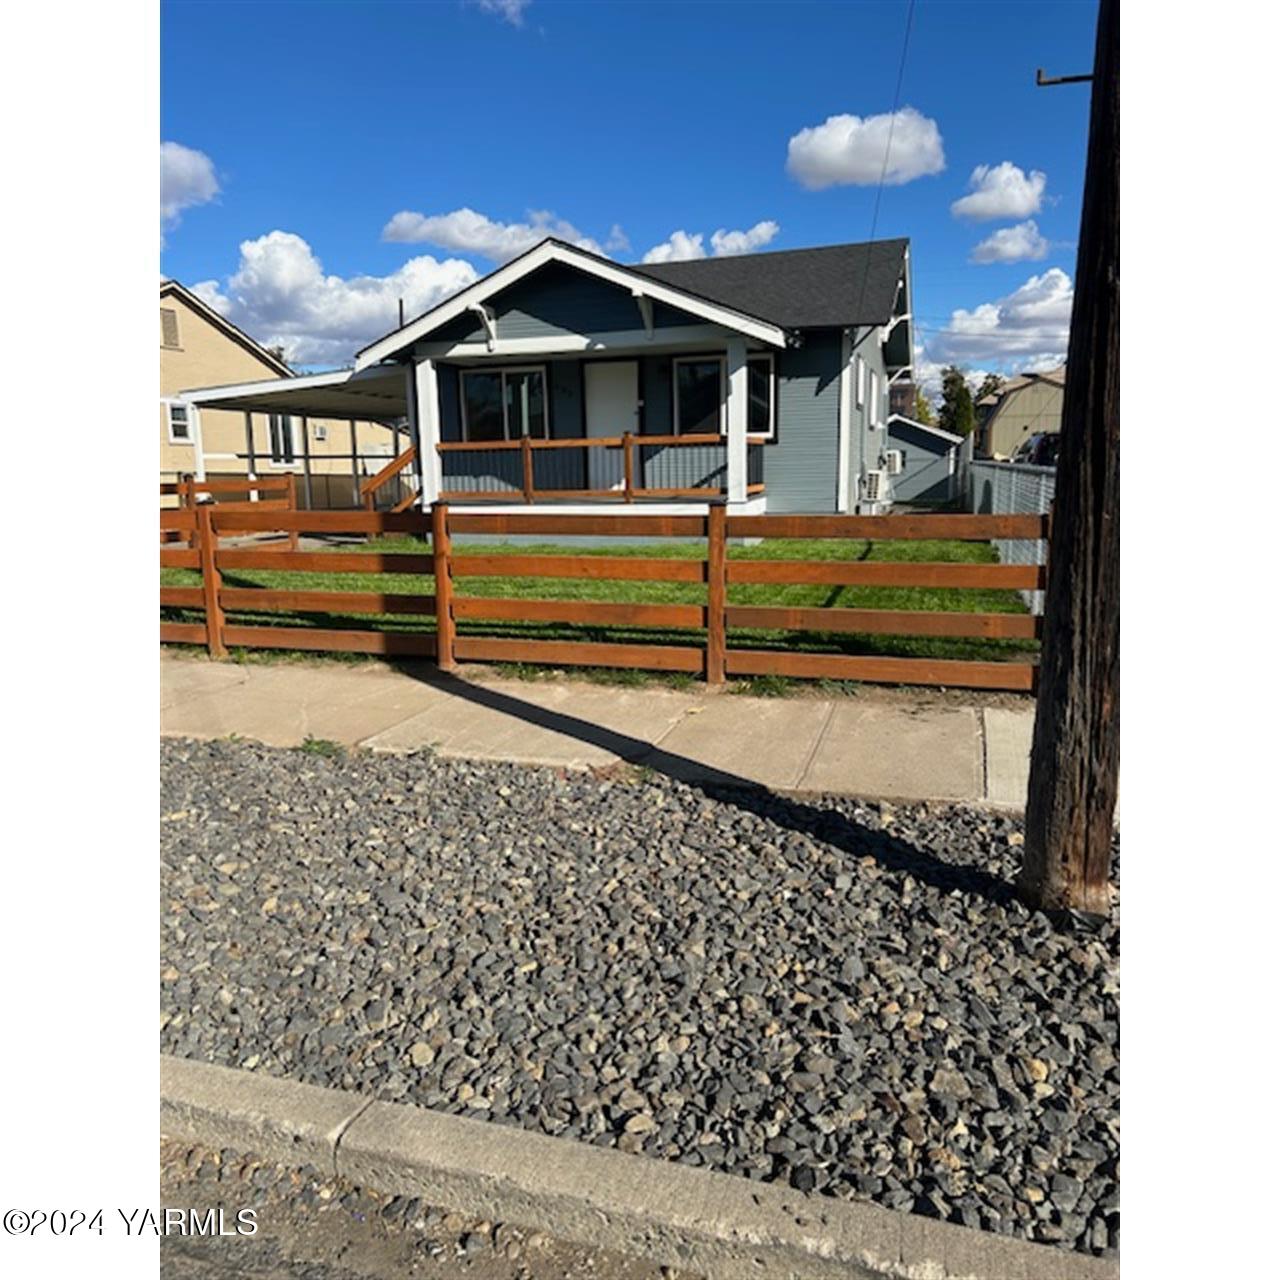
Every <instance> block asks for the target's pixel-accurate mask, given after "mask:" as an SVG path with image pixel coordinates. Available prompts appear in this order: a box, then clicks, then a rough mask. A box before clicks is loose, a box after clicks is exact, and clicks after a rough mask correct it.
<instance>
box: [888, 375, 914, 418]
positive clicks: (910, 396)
mask: <svg viewBox="0 0 1280 1280" xmlns="http://www.w3.org/2000/svg"><path fill="white" fill-rule="evenodd" d="M915 409H916V384H915V383H914V382H891V383H890V384H889V416H890V417H892V416H893V415H894V414H895V413H896V414H898V415H900V416H901V417H903V418H910V417H911V416H912V415H913V414H914V413H915Z"/></svg>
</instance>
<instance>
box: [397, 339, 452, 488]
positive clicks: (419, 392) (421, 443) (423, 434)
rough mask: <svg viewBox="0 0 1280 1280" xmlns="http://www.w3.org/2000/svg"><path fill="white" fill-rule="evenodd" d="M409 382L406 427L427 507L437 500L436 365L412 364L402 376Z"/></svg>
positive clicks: (438, 408)
mask: <svg viewBox="0 0 1280 1280" xmlns="http://www.w3.org/2000/svg"><path fill="white" fill-rule="evenodd" d="M406 376H407V378H408V382H409V386H408V401H409V427H410V430H411V431H412V432H413V442H414V444H415V445H417V447H418V476H419V479H420V481H421V493H422V505H423V506H424V507H428V506H430V505H431V504H432V503H433V502H435V501H437V500H438V499H439V497H440V490H441V489H442V488H443V487H444V486H443V484H442V481H441V466H440V454H439V452H438V451H437V449H436V445H438V444H439V443H440V381H439V378H438V376H437V372H436V362H435V361H434V360H432V359H429V358H428V359H424V360H415V361H414V362H413V363H412V364H411V365H410V366H409V368H408V370H407V374H406Z"/></svg>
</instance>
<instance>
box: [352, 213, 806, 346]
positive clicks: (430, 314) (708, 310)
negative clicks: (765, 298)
mask: <svg viewBox="0 0 1280 1280" xmlns="http://www.w3.org/2000/svg"><path fill="white" fill-rule="evenodd" d="M550 262H560V263H564V264H566V265H568V266H570V267H576V268H577V269H578V270H580V271H584V272H586V273H587V274H588V275H593V276H596V277H598V278H599V279H601V280H605V281H608V282H609V283H611V284H615V285H618V286H620V287H622V288H624V289H629V290H630V291H631V292H632V293H633V294H634V295H635V296H636V297H637V298H649V299H651V300H652V301H654V302H663V303H666V304H668V305H670V306H673V307H677V308H679V309H680V310H682V311H687V312H689V313H690V315H695V316H698V317H699V318H700V319H703V320H709V321H711V322H712V323H713V324H720V325H724V326H725V327H726V328H729V329H734V330H736V331H737V332H739V333H742V334H745V335H746V336H747V337H750V338H755V339H756V340H758V341H760V342H764V343H766V344H768V345H770V346H774V347H783V346H785V345H786V341H787V335H786V332H785V331H784V330H783V329H782V328H781V327H780V326H778V325H777V324H775V323H774V322H772V321H770V320H766V319H764V318H762V317H760V316H756V315H752V314H751V313H750V312H746V311H741V310H739V309H737V308H736V307H733V306H730V305H728V304H725V303H723V302H716V301H714V300H712V299H709V298H706V297H702V296H699V295H698V294H695V293H690V292H689V291H688V290H686V289H680V288H677V287H674V286H672V285H668V284H666V283H665V282H663V281H661V280H657V279H652V278H650V277H647V276H644V275H642V274H641V273H640V272H638V271H637V270H636V269H635V268H634V267H628V266H624V265H623V264H622V263H619V262H614V261H613V260H612V259H611V258H603V257H601V256H600V255H599V254H595V253H588V252H587V250H585V249H580V248H578V246H577V245H572V244H566V243H565V242H564V241H563V240H557V239H555V237H554V236H548V237H547V238H546V239H545V240H541V241H539V242H538V243H537V244H536V245H534V246H533V248H532V249H527V250H526V251H525V252H524V253H522V254H520V256H519V257H516V258H512V259H511V261H510V262H508V263H506V264H505V265H504V266H501V267H499V268H498V269H497V270H496V271H491V272H490V273H489V274H488V275H487V276H485V277H484V278H483V279H481V280H477V281H476V282H475V284H473V285H469V286H468V287H467V288H465V289H463V290H461V291H460V292H458V293H455V294H454V295H453V297H451V298H446V299H445V301H444V302H441V303H439V304H438V305H437V306H435V307H432V308H431V310H430V311H427V312H424V313H423V314H422V315H420V316H418V317H417V319H415V320H411V321H410V322H409V323H408V324H406V325H404V326H402V327H401V328H399V329H395V330H393V331H392V332H391V333H389V334H387V335H386V336H385V337H383V338H379V339H378V341H377V342H374V343H371V344H370V345H369V346H367V347H364V348H363V349H362V350H360V351H358V352H356V368H357V369H367V368H368V367H369V366H370V365H371V364H376V363H378V362H379V361H380V360H386V359H388V358H390V357H393V356H396V355H398V354H399V353H400V352H402V351H404V350H405V348H406V347H409V346H412V345H413V343H415V342H417V341H418V340H419V339H420V338H423V337H425V336H426V335H427V334H429V333H431V332H432V331H433V330H435V329H438V328H440V326H441V325H444V324H447V323H448V322H449V321H450V320H452V319H454V317H456V316H459V315H461V314H462V313H463V312H465V311H469V310H471V309H473V308H475V307H477V306H480V305H481V304H482V303H484V301H485V300H486V299H487V298H491V297H492V296H493V295H494V294H496V293H501V292H502V290H503V289H507V288H509V287H510V286H511V285H513V284H515V283H516V281H518V280H522V279H524V277H525V276H527V275H532V273H533V272H535V271H537V270H538V269H539V268H540V267H544V266H546V265H547V264H548V263H550ZM636 319H637V322H638V321H639V319H640V315H639V312H638V311H637V313H636Z"/></svg>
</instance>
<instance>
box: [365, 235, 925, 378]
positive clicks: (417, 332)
mask: <svg viewBox="0 0 1280 1280" xmlns="http://www.w3.org/2000/svg"><path fill="white" fill-rule="evenodd" d="M908 244H909V242H908V241H907V240H906V239H897V240H870V241H865V242H863V243H861V244H835V245H825V246H823V247H821V248H817V249H783V250H780V251H777V252H774V253H745V254H741V255H738V256H735V257H726V258H701V259H698V260H696V261H692V262H663V263H650V264H648V265H644V264H640V265H634V266H627V265H624V264H622V263H619V262H614V261H613V260H612V259H611V258H604V257H601V256H600V255H599V254H595V253H589V252H588V251H587V250H585V249H580V248H578V246H576V245H571V244H566V243H565V242H564V241H563V240H557V239H555V238H554V237H551V236H549V237H548V238H547V239H545V240H542V241H540V242H539V243H538V244H536V245H535V246H534V247H533V248H532V249H529V250H527V251H526V252H525V253H523V254H521V255H520V256H519V257H517V258H513V259H512V260H511V261H510V262H508V263H506V264H505V266H501V267H499V268H498V269H497V270H496V271H492V272H490V273H489V274H488V275H487V276H485V277H484V278H483V279H481V280H477V281H476V282H475V284H473V285H470V286H468V287H467V288H466V289H463V290H462V291H461V292H459V293H456V294H454V295H453V297H451V298H447V299H446V300H445V301H444V302H442V303H440V304H439V305H438V306H435V307H433V308H432V309H431V310H430V311H427V312H424V313H423V314H422V315H420V316H418V317H417V318H416V319H414V320H411V321H410V322H409V323H408V324H407V325H404V326H403V327H401V328H399V329H396V330H393V331H392V332H391V333H389V334H387V335H386V336H385V337H383V338H379V339H378V341H377V342H374V343H371V344H370V345H369V346H367V347H365V348H363V350H361V351H359V352H357V353H356V368H357V369H364V368H367V367H368V366H369V365H371V364H376V363H377V362H378V361H380V360H386V359H389V358H391V357H393V356H395V355H398V354H399V353H400V352H402V351H403V350H404V349H405V348H406V347H408V346H410V345H412V344H413V343H414V342H417V341H418V340H419V339H421V338H423V337H425V336H426V335H427V334H429V333H431V332H432V331H433V330H435V329H438V328H439V327H440V326H441V325H444V324H447V323H448V322H449V321H450V320H452V319H453V318H454V317H455V316H458V315H460V314H462V313H463V312H465V311H468V310H470V309H472V308H473V307H476V306H478V305H480V304H482V303H483V302H484V301H485V299H487V298H490V297H492V296H493V295H494V294H496V293H499V292H501V291H502V290H503V289H506V288H508V287H510V286H511V285H512V284H514V283H515V282H516V281H517V280H520V279H522V278H523V277H524V276H527V275H529V274H531V273H532V272H534V271H536V270H537V269H538V268H539V267H542V266H545V265H546V264H547V263H548V262H562V263H565V264H567V265H569V266H571V267H576V268H577V269H579V270H581V271H585V272H587V273H588V274H591V275H595V276H597V277H599V278H601V279H603V280H607V281H609V282H610V283H613V284H616V285H619V286H621V287H622V288H627V289H630V290H631V292H632V293H634V294H636V295H637V296H638V297H648V298H652V299H654V300H656V301H659V302H666V303H668V304H669V305H671V306H674V307H677V308H679V309H680V310H683V311H688V312H690V313H691V314H693V315H697V316H700V317H701V318H702V319H705V320H710V321H712V322H713V323H718V324H722V325H724V326H725V327H727V328H730V329H736V330H738V331H739V332H741V333H745V334H747V335H748V336H749V337H753V338H756V339H758V340H760V341H763V342H766V343H769V344H770V345H773V346H777V347H781V346H783V345H785V342H786V331H787V330H793V329H827V328H842V327H844V326H847V325H871V324H884V323H885V322H886V321H888V320H890V319H891V318H892V317H893V314H894V305H895V303H896V301H897V297H898V282H899V280H900V279H902V276H903V272H904V269H905V265H906V256H907V248H908Z"/></svg>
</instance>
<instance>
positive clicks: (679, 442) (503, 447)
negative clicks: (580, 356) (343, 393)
mask: <svg viewBox="0 0 1280 1280" xmlns="http://www.w3.org/2000/svg"><path fill="white" fill-rule="evenodd" d="M724 443H725V437H724V436H722V435H718V434H714V433H711V432H702V433H699V434H697V435H665V436H655V435H637V434H636V433H635V432H631V431H627V432H624V433H623V434H622V435H619V436H574V437H569V438H563V437H562V438H559V439H554V438H553V439H545V440H544V439H539V438H537V437H534V436H521V437H520V439H519V440H450V441H441V442H440V443H438V444H437V445H436V451H437V453H439V454H440V455H441V456H442V457H443V456H447V455H448V454H451V453H487V452H495V453H515V452H519V454H520V486H519V488H518V489H507V490H492V489H452V488H450V489H446V490H445V491H444V492H443V493H442V494H441V499H442V500H443V501H450V502H465V501H493V502H503V501H506V502H521V501H523V502H525V503H533V502H536V501H538V499H540V498H543V499H545V498H553V499H558V498H575V497H577V498H589V499H600V498H608V499H613V500H614V501H621V502H634V501H635V500H636V498H637V497H641V498H700V497H708V496H710V497H715V496H718V495H721V494H723V492H724V490H723V489H722V488H721V487H720V486H718V485H717V486H714V487H713V486H710V485H703V486H691V487H687V488H659V487H652V488H648V487H645V486H644V485H637V484H636V465H635V450H636V449H637V448H640V449H645V448H651V447H663V448H680V447H682V446H695V445H719V444H724ZM763 443H764V442H763V441H761V440H751V439H748V441H747V447H748V448H759V447H761V446H762V444H763ZM543 449H621V450H622V488H621V489H592V488H589V487H585V486H584V487H583V488H580V489H539V488H538V487H537V486H536V484H535V482H534V466H533V455H534V453H535V452H537V451H539V450H543ZM375 478H376V477H375ZM763 492H764V485H763V484H751V485H748V486H747V493H748V495H753V494H758V493H763Z"/></svg>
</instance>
